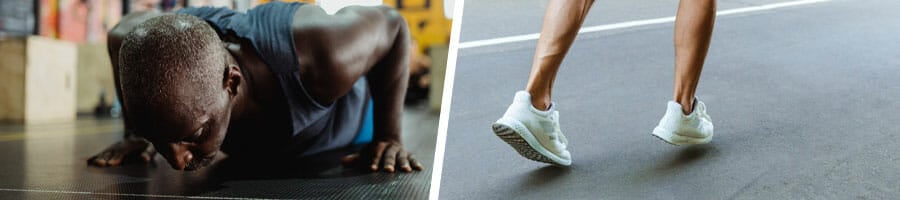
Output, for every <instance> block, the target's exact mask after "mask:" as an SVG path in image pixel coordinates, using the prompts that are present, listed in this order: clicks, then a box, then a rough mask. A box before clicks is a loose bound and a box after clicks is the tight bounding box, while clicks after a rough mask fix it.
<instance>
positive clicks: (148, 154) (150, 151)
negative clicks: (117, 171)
mask: <svg viewBox="0 0 900 200" xmlns="http://www.w3.org/2000/svg"><path fill="white" fill-rule="evenodd" d="M155 155H156V149H154V148H153V146H149V147H147V149H144V152H141V160H143V161H144V162H150V161H152V160H153V156H155Z"/></svg>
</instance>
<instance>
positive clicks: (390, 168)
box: [382, 145, 401, 173]
mask: <svg viewBox="0 0 900 200" xmlns="http://www.w3.org/2000/svg"><path fill="white" fill-rule="evenodd" d="M400 150H401V147H400V146H399V145H391V146H390V147H388V148H387V150H385V151H384V164H382V166H383V167H382V168H384V171H387V172H391V173H394V163H397V162H396V161H397V153H398V152H400Z"/></svg>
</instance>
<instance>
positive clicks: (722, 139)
mask: <svg viewBox="0 0 900 200" xmlns="http://www.w3.org/2000/svg"><path fill="white" fill-rule="evenodd" d="M546 2H547V1H543V0H498V1H466V2H465V8H464V11H463V18H462V20H463V21H462V28H461V38H460V41H461V43H463V44H467V42H474V41H483V40H485V39H491V38H502V37H507V36H515V35H523V34H531V33H537V32H539V30H540V26H541V19H542V16H543V14H544V9H545V5H546ZM718 2H719V5H718V10H719V11H722V12H724V11H729V12H733V11H741V10H740V9H744V8H754V7H755V8H763V9H757V10H755V11H750V12H744V11H741V12H738V13H734V14H726V15H722V16H719V17H718V18H717V19H716V25H715V31H714V36H713V39H712V45H711V48H710V49H709V55H708V57H707V61H706V65H705V67H704V71H703V76H702V77H701V80H700V84H699V89H698V93H697V94H698V97H699V98H700V99H701V100H703V101H705V102H706V104H707V106H708V108H709V114H710V115H711V116H712V120H713V122H714V124H715V131H716V132H715V137H714V138H713V141H712V143H710V144H708V145H700V146H694V147H677V146H672V145H669V144H666V143H664V142H661V141H660V140H658V139H656V138H654V137H652V136H651V135H650V132H651V130H652V129H653V127H654V126H655V125H656V123H657V122H658V120H659V118H660V117H661V116H662V115H663V113H664V112H665V109H666V101H668V100H670V99H672V82H673V62H674V49H673V47H672V40H673V37H672V33H673V26H674V25H673V23H671V22H664V23H649V24H645V25H640V26H627V27H626V28H613V29H605V30H602V31H593V32H586V33H582V34H580V35H579V36H578V38H577V39H576V41H575V44H574V46H573V47H572V49H571V50H570V51H569V54H568V55H567V56H566V60H565V61H564V62H563V65H562V68H561V69H560V72H559V74H558V76H557V79H556V84H555V86H554V87H555V89H554V90H553V95H554V96H553V98H554V101H556V103H557V104H556V106H557V107H556V108H557V109H558V110H559V111H560V123H561V126H562V131H563V132H564V133H565V134H566V136H568V139H569V141H570V145H569V150H570V151H571V153H572V155H573V157H574V158H573V162H574V163H573V165H572V166H571V167H554V166H548V165H546V164H542V163H537V162H533V161H530V160H527V159H524V158H522V157H520V156H519V155H518V154H517V153H516V152H515V151H514V150H513V149H512V148H510V147H509V146H508V145H507V144H506V143H504V142H503V141H501V140H500V139H499V138H497V137H496V136H495V135H494V133H493V132H491V123H492V122H493V121H494V120H496V119H497V118H499V117H500V116H501V115H502V114H503V112H504V111H505V110H506V107H507V106H508V105H509V103H510V102H511V101H512V98H513V95H514V93H515V91H517V90H522V89H524V88H525V83H526V80H527V78H528V73H529V69H530V66H531V58H532V55H533V54H534V46H535V45H536V43H537V42H536V40H526V41H520V42H507V43H502V44H495V45H488V46H481V47H471V48H462V49H460V50H459V57H458V62H457V65H456V72H455V78H454V85H453V94H452V103H451V107H450V109H451V112H450V114H449V116H450V118H449V124H448V133H447V141H446V151H445V154H444V166H443V174H442V176H441V177H442V178H441V189H440V197H441V199H893V198H897V197H898V196H900V173H897V172H898V171H900V155H898V154H897V151H898V150H900V141H898V139H900V123H898V122H900V114H898V112H897V111H898V110H900V101H898V100H900V36H898V35H900V34H898V33H900V12H897V8H900V1H890V0H871V1H851V0H832V1H805V2H812V3H808V4H803V5H794V6H787V7H780V8H775V9H767V8H770V7H769V6H767V5H773V4H775V5H785V4H783V3H791V2H796V1H792V0H763V1H747V0H720V1H718ZM677 3H678V1H650V0H632V1H605V0H598V1H596V3H595V4H594V5H593V6H594V9H593V10H591V11H590V13H589V15H588V19H587V21H586V22H585V25H584V26H585V27H597V26H600V25H606V24H617V23H623V22H634V21H639V22H640V21H641V20H646V19H659V18H666V17H670V16H674V15H675V11H676V8H677ZM651 22H652V21H651ZM641 23H644V22H641ZM468 44H473V43H468Z"/></svg>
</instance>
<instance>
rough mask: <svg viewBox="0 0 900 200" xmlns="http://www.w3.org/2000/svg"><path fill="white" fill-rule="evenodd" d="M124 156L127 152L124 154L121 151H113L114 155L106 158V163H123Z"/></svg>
mask: <svg viewBox="0 0 900 200" xmlns="http://www.w3.org/2000/svg"><path fill="white" fill-rule="evenodd" d="M123 157H125V154H123V153H121V152H117V153H112V155H111V156H110V157H109V159H107V160H106V165H109V166H118V165H119V164H122V158H123Z"/></svg>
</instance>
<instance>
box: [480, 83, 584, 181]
mask: <svg viewBox="0 0 900 200" xmlns="http://www.w3.org/2000/svg"><path fill="white" fill-rule="evenodd" d="M554 106H555V105H554V104H552V103H551V105H550V109H549V110H547V111H541V110H538V109H535V108H534V106H532V105H531V94H529V93H528V92H526V91H519V92H516V97H515V99H514V100H513V103H512V104H511V105H509V108H508V109H506V113H505V114H503V117H501V118H500V119H498V120H497V122H494V124H493V126H492V128H493V129H494V133H496V134H497V136H498V137H500V139H503V141H506V143H508V144H509V145H511V146H512V147H513V149H515V150H516V151H518V152H519V155H522V156H523V157H525V158H528V159H531V160H534V161H538V162H545V163H550V164H557V165H563V166H569V165H571V164H572V157H571V155H569V151H568V150H566V145H568V143H569V141H568V140H567V139H566V136H565V135H563V134H562V131H561V130H560V129H559V112H558V111H556V110H555V109H554V108H553V107H554Z"/></svg>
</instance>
